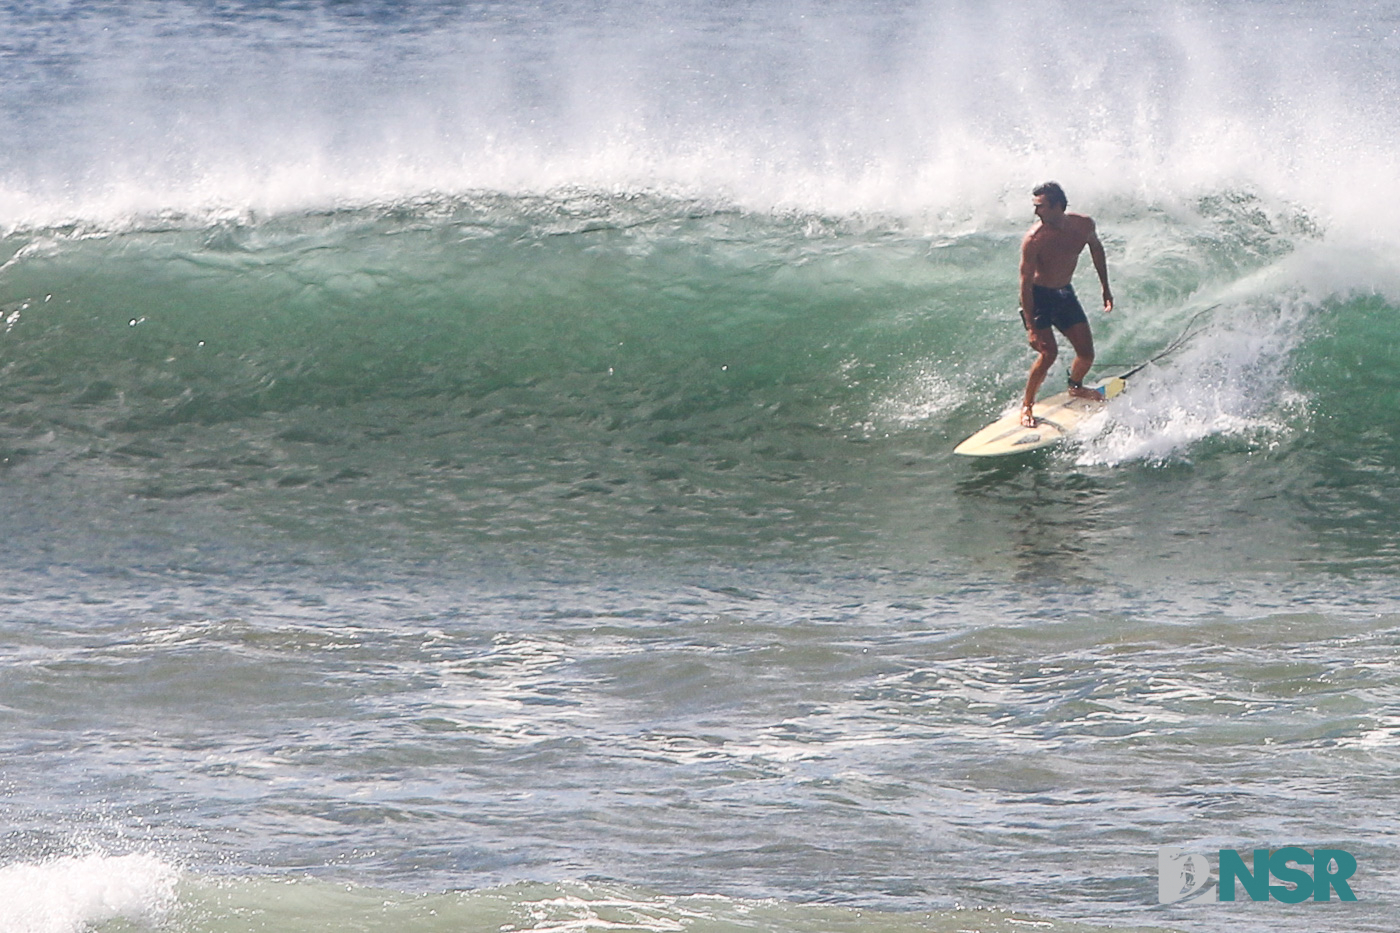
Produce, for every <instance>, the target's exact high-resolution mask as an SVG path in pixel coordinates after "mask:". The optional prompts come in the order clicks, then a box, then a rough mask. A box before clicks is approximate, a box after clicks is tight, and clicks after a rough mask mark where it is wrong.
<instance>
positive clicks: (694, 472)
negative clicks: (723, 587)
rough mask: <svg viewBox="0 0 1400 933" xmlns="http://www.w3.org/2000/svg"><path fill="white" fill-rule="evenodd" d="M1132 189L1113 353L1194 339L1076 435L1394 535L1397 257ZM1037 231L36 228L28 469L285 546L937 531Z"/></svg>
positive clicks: (1303, 514)
mask: <svg viewBox="0 0 1400 933" xmlns="http://www.w3.org/2000/svg"><path fill="white" fill-rule="evenodd" d="M1101 223H1102V224H1103V225H1104V227H1105V230H1106V231H1107V233H1106V236H1107V237H1108V239H1109V242H1110V248H1111V251H1112V252H1113V253H1114V266H1115V275H1116V282H1117V288H1118V291H1119V294H1120V295H1121V296H1122V298H1121V299H1120V310H1119V311H1118V312H1116V313H1115V314H1114V316H1113V317H1111V318H1103V319H1100V320H1099V321H1098V322H1097V326H1098V328H1099V331H1098V339H1099V353H1100V360H1101V365H1100V369H1101V370H1102V371H1104V372H1111V371H1113V367H1115V366H1116V367H1119V368H1127V367H1128V366H1130V365H1131V364H1134V363H1135V362H1137V361H1140V360H1143V359H1147V358H1149V357H1150V356H1152V355H1155V354H1156V353H1157V352H1159V351H1160V350H1161V349H1162V348H1163V347H1165V346H1167V345H1168V344H1170V343H1171V342H1172V341H1173V340H1174V339H1175V338H1177V337H1178V336H1179V335H1181V334H1182V333H1183V332H1188V331H1189V333H1188V334H1187V336H1188V339H1187V341H1186V342H1185V344H1184V345H1183V346H1182V347H1181V348H1180V349H1179V350H1178V351H1176V352H1175V353H1173V354H1172V355H1170V356H1168V357H1166V358H1164V359H1163V360H1161V361H1159V363H1157V364H1154V365H1153V366H1152V367H1149V368H1148V370H1146V371H1145V372H1144V373H1143V374H1141V375H1140V376H1139V377H1137V378H1135V380H1134V387H1133V391H1132V392H1131V393H1130V394H1129V395H1128V396H1127V397H1126V398H1125V400H1124V401H1123V402H1122V403H1120V404H1119V405H1117V406H1115V408H1114V410H1113V412H1112V414H1111V415H1110V416H1109V417H1108V418H1107V419H1106V420H1105V421H1104V422H1103V423H1102V424H1100V425H1098V426H1097V429H1096V430H1095V431H1093V432H1091V433H1089V434H1088V435H1086V436H1085V437H1084V438H1082V439H1081V441H1080V442H1079V443H1077V444H1075V445H1072V446H1070V447H1067V448H1065V449H1064V450H1063V451H1060V452H1057V453H1055V454H1052V455H1051V462H1061V461H1062V462H1064V463H1065V464H1069V465H1076V468H1077V469H1084V470H1087V471H1089V474H1090V475H1094V476H1096V477H1098V479H1099V481H1102V482H1106V483H1110V484H1113V485H1115V486H1125V487H1127V486H1132V485H1133V484H1135V483H1138V482H1151V480H1148V479H1146V478H1148V477H1153V476H1158V475H1160V474H1161V473H1162V470H1163V469H1164V468H1169V467H1172V466H1173V465H1175V466H1177V467H1180V466H1184V465H1193V464H1194V465H1197V466H1199V467H1200V468H1201V470H1207V471H1209V470H1216V469H1221V470H1227V471H1230V473H1231V474H1232V476H1233V477H1234V478H1233V479H1232V480H1230V481H1229V482H1228V483H1227V484H1226V485H1225V486H1224V487H1223V488H1222V487H1221V486H1219V485H1217V484H1218V482H1219V480H1217V479H1212V480H1210V481H1209V482H1206V481H1205V480H1204V479H1201V478H1200V476H1199V474H1198V476H1197V479H1195V480H1186V482H1188V483H1191V482H1199V483H1201V484H1202V485H1201V486H1200V487H1199V488H1200V495H1201V497H1202V499H1201V510H1202V511H1201V512H1200V513H1199V520H1200V521H1202V522H1208V521H1210V520H1212V516H1213V515H1214V507H1213V506H1212V505H1211V504H1210V503H1211V502H1212V501H1213V500H1215V499H1216V498H1217V497H1219V496H1221V495H1233V496H1237V497H1239V498H1242V499H1252V498H1254V497H1256V494H1259V495H1269V496H1275V497H1279V498H1278V499H1269V500H1267V501H1269V502H1273V503H1274V505H1275V506H1276V507H1278V508H1279V509H1281V510H1282V511H1280V512H1279V513H1276V514H1274V515H1273V516H1271V517H1270V518H1269V520H1270V521H1272V520H1275V519H1278V518H1281V517H1282V515H1283V514H1284V513H1285V512H1286V513H1288V514H1290V515H1291V518H1290V519H1289V522H1288V524H1289V528H1288V531H1287V533H1286V534H1285V535H1283V536H1282V537H1279V538H1276V539H1273V541H1272V543H1271V544H1270V545H1269V548H1268V551H1269V553H1270V554H1271V555H1272V556H1271V557H1270V559H1283V560H1292V559H1296V558H1297V557H1298V556H1299V555H1302V554H1311V553H1312V552H1313V550H1314V549H1316V548H1320V547H1325V548H1327V549H1328V550H1329V552H1330V553H1331V554H1332V556H1333V558H1334V559H1335V561H1336V565H1337V566H1338V567H1343V566H1349V565H1353V566H1365V565H1372V564H1374V565H1376V566H1383V565H1385V564H1386V563H1387V561H1388V559H1389V556H1390V554H1391V550H1390V548H1391V543H1390V538H1389V535H1388V533H1387V532H1386V531H1385V529H1386V528H1387V527H1389V522H1390V521H1391V520H1392V519H1393V518H1394V512H1393V506H1392V505H1391V504H1390V503H1392V502H1393V501H1395V498H1394V496H1392V495H1391V493H1392V492H1393V491H1394V477H1393V472H1392V469H1391V466H1390V465H1392V464H1394V463H1395V460H1396V453H1397V452H1396V449H1395V447H1394V445H1393V442H1392V440H1391V439H1390V437H1389V435H1388V433H1387V434H1378V433H1377V432H1376V430H1375V429H1374V425H1376V424H1377V423H1384V421H1385V418H1386V417H1387V411H1388V408H1389V405H1390V401H1389V396H1388V394H1387V385H1388V380H1390V379H1391V378H1392V376H1391V374H1392V373H1393V372H1394V371H1395V367H1394V364H1393V361H1392V360H1391V359H1390V355H1391V351H1390V349H1389V346H1390V343H1391V342H1390V341H1389V340H1388V339H1387V338H1386V335H1387V333H1388V327H1389V323H1390V321H1391V320H1393V317H1392V315H1393V312H1394V310H1395V308H1394V305H1392V304H1391V303H1390V301H1389V300H1388V299H1386V298H1385V297H1384V296H1383V295H1382V294H1380V293H1377V292H1374V291H1372V292H1368V293H1362V294H1357V290H1356V289H1355V288H1354V287H1353V286H1352V284H1351V283H1350V282H1349V281H1347V280H1346V278H1345V277H1343V279H1342V280H1341V281H1337V280H1335V279H1333V278H1332V277H1333V276H1335V275H1337V270H1336V269H1333V268H1329V264H1331V263H1334V262H1341V263H1343V265H1344V267H1345V268H1346V269H1347V270H1356V269H1357V268H1358V266H1359V267H1360V271H1361V272H1362V273H1363V274H1364V273H1365V272H1367V271H1373V272H1384V271H1385V267H1384V266H1383V264H1379V262H1378V261H1376V265H1374V266H1371V267H1368V266H1367V265H1366V264H1365V263H1366V262H1369V260H1365V259H1361V258H1358V257H1357V256H1356V255H1355V254H1354V253H1341V254H1338V253H1337V252H1336V251H1335V250H1334V247H1333V246H1332V244H1331V243H1329V241H1328V238H1327V234H1326V233H1325V231H1323V230H1321V229H1319V227H1318V225H1317V222H1316V221H1314V220H1313V219H1312V217H1311V215H1309V214H1307V213H1306V212H1305V211H1303V210H1302V209H1301V208H1299V207H1297V206H1296V205H1293V204H1291V203H1289V202H1282V201H1281V202H1269V201H1267V200H1265V199H1264V198H1262V197H1260V196H1258V195H1253V194H1246V193H1241V192H1223V193H1221V194H1217V195H1212V196H1209V197H1203V198H1201V199H1200V200H1198V201H1197V202H1196V204H1194V205H1193V207H1192V209H1191V210H1190V211H1189V212H1183V213H1178V214H1174V215H1164V214H1163V213H1161V212H1159V211H1156V210H1154V209H1152V208H1151V206H1150V205H1147V204H1143V203H1132V202H1118V203H1117V204H1115V205H1114V206H1112V207H1111V208H1109V210H1107V211H1105V212H1102V213H1101ZM1019 230H1020V226H1019V224H1017V225H1015V226H1013V225H1011V224H998V225H995V226H992V227H987V228H983V229H976V230H969V231H953V230H950V231H947V232H941V233H940V232H929V231H928V230H927V229H925V228H924V227H922V226H914V225H911V223H910V222H908V221H901V220H898V219H894V218H883V219H871V218H865V219H860V218H841V217H829V216H824V215H812V214H781V215H773V214H755V213H753V212H748V211H741V210H737V209H720V208H717V207H714V206H712V205H705V204H702V203H699V202H694V201H677V200H675V199H668V198H661V197H658V196H651V195H612V196H604V195H598V194H585V193H576V194H572V195H565V194H555V195H550V196H540V197H521V196H504V195H479V196H475V197H463V198H457V199H441V198H439V199H429V200H417V201H413V202H402V203H397V204H393V205H387V206H382V207H362V208H356V209H343V210H339V211H332V212H320V213H296V214H287V215H279V216H276V217H271V218H267V219H244V220H241V221H234V220H226V221H222V222H217V223H206V222H184V223H169V224H166V225H164V226H160V227H143V228H138V229H127V230H124V231H120V232H117V231H108V232H101V233H92V232H87V231H78V230H72V229H62V230H58V229H49V230H46V231H42V232H38V231H36V232H27V233H16V234H13V235H12V236H11V237H10V239H9V240H8V241H7V247H8V249H9V250H10V252H11V253H12V258H11V260H10V262H9V264H8V266H7V267H6V273H5V274H6V280H5V281H6V287H7V288H8V289H9V290H10V293H11V295H25V296H30V297H27V298H23V299H16V300H14V301H12V302H11V303H10V304H8V305H6V306H4V307H5V310H6V313H7V317H6V321H7V324H6V326H7V328H8V330H7V331H6V333H5V334H4V335H3V341H4V347H5V351H6V354H7V357H8V359H7V362H6V370H5V372H6V385H5V392H6V393H7V395H8V404H7V405H6V410H5V412H4V414H3V415H0V425H3V430H4V438H3V443H4V445H5V446H4V451H3V452H4V453H5V456H6V462H7V463H8V464H9V466H10V472H9V476H10V477H11V482H12V483H13V484H16V485H17V486H18V487H21V488H26V490H27V491H26V498H27V499H28V500H29V501H31V502H32V503H43V502H45V501H47V500H49V499H51V498H52V495H51V493H52V490H53V488H54V484H53V477H54V475H55V474H58V475H61V476H64V477H65V478H66V482H65V491H64V493H63V494H62V496H61V497H60V502H58V503H55V504H54V505H53V507H55V508H68V507H70V505H71V503H72V502H73V501H74V496H77V497H78V498H81V499H85V500H90V501H91V502H92V503H93V504H94V508H96V509H97V510H98V514H111V515H113V516H116V515H118V514H125V510H128V509H130V508H131V503H132V502H141V501H144V502H146V503H148V504H156V503H158V504H160V507H159V509H156V510H155V511H156V513H157V514H160V515H164V516H167V517H170V516H186V519H182V521H185V520H187V521H188V523H190V524H200V523H203V522H205V521H207V520H212V519H206V518H200V519H198V520H195V519H193V518H188V516H193V515H205V514H207V513H212V514H213V515H227V514H231V513H237V514H239V515H241V516H244V517H246V518H248V519H251V521H250V522H246V523H242V527H241V528H240V529H238V530H234V529H230V530H229V531H228V533H227V534H228V537H227V538H226V540H227V541H229V542H231V543H236V542H237V541H240V540H243V541H246V542H250V543H249V544H248V546H250V547H254V548H261V547H263V546H264V545H263V544H262V543H261V540H260V538H259V534H260V532H259V529H262V530H264V531H265V530H266V529H268V528H271V527H277V528H280V529H283V530H294V531H295V532H296V533H297V534H298V535H299V537H300V540H301V541H302V546H317V547H319V546H325V547H328V548H330V549H331V550H337V551H339V552H341V553H343V554H355V553H360V552H361V551H362V545H363V542H366V541H373V542H375V547H379V546H380V545H382V544H383V542H385V541H386V540H391V539H392V540H394V541H395V542H397V546H401V547H404V548H406V549H407V552H408V553H419V554H422V555H424V556H436V555H442V554H447V553H461V551H462V548H463V546H467V547H468V548H469V549H480V548H483V547H487V543H488V542H490V544H489V548H488V549H489V550H492V551H495V550H496V549H497V548H499V547H500V546H502V545H509V546H511V547H516V548H524V549H529V550H531V551H534V552H544V551H547V552H550V553H554V554H557V555H558V556H559V557H561V558H562V559H567V560H576V559H579V558H580V557H582V556H583V555H585V554H587V553H592V552H596V551H597V550H598V549H599V548H602V549H603V550H606V551H610V552H613V553H616V554H619V555H626V554H631V555H640V554H656V553H658V550H657V549H658V548H660V549H661V551H660V552H661V553H665V552H670V551H676V552H678V553H690V552H694V553H712V554H724V553H726V552H727V551H728V550H729V549H730V548H733V547H737V548H738V549H739V550H738V553H740V554H742V555H745V556H746V558H748V557H765V556H766V557H775V556H778V555H780V554H782V553H784V552H786V551H787V550H789V549H791V548H794V547H797V548H800V549H801V550H803V551H804V552H806V553H813V552H820V551H833V552H840V553H857V552H859V551H860V549H862V548H864V547H867V546H870V544H871V542H872V541H873V540H875V539H881V538H882V539H885V540H887V541H894V542H898V546H899V548H901V549H903V550H905V551H906V552H907V553H911V554H919V555H926V556H936V555H939V554H942V553H944V552H945V551H946V549H947V547H948V546H947V544H946V543H943V542H940V541H939V540H937V539H936V538H930V537H929V535H928V533H927V532H925V531H918V530H913V529H900V530H898V531H895V530H894V529H896V528H898V527H899V526H900V525H901V524H902V521H903V516H904V515H906V514H907V508H906V504H907V501H908V499H909V497H910V496H911V495H918V496H921V497H935V498H940V499H953V500H956V498H957V496H958V495H959V492H958V490H959V486H958V484H959V483H960V482H962V481H963V480H962V478H961V477H963V476H964V474H965V473H966V469H965V465H962V464H959V463H957V462H955V461H954V459H953V458H951V457H950V456H949V455H948V453H947V451H948V449H949V448H950V447H951V446H952V445H953V444H954V443H955V442H956V441H957V440H958V439H959V438H960V437H962V436H964V435H966V434H967V433H970V432H971V431H972V430H973V429H975V428H976V427H977V426H978V424H979V423H981V422H983V421H985V420H986V419H987V418H988V417H989V416H990V415H991V414H994V413H995V412H997V411H998V410H1000V409H1001V407H1002V406H1004V405H1005V404H1007V403H1008V402H1009V401H1010V400H1011V399H1013V398H1014V397H1015V396H1016V392H1017V385H1018V384H1019V382H1020V380H1021V379H1022V378H1023V372H1024V368H1025V365H1026V362H1025V350H1024V347H1023V340H1022V338H1021V337H1020V336H1019V331H1018V328H1017V326H1016V323H1015V317H1014V314H1015V312H1014V311H1008V310H1007V307H1008V304H1009V303H1010V302H1011V301H1012V300H1014V299H1013V298H1010V296H1009V293H1010V292H1012V291H1013V284H1014V283H1013V281H1012V280H1013V270H1014V266H1015V262H1016V249H1017V242H1018V236H1019ZM1056 378H1059V377H1058V376H1057V377H1056ZM1378 467H1379V469H1378ZM1055 469H1056V470H1057V471H1058V470H1060V469H1063V467H1056V468H1055ZM914 474H919V475H924V476H926V477H927V479H926V480H925V482H927V483H928V484H929V485H927V486H926V487H925V491H924V493H922V494H917V493H914V492H913V491H912V490H911V487H910V482H911V475H914ZM68 483H71V484H72V485H71V487H70V486H68V485H67V484H68ZM1262 489H1268V490H1269V492H1267V493H1261V492H1260V490H1262ZM1125 494H1129V495H1135V494H1137V493H1125ZM1249 508H1251V509H1254V508H1256V507H1255V506H1250V507H1249ZM33 509H38V510H39V511H38V512H37V513H34V514H31V517H30V522H31V523H32V524H37V525H47V526H51V527H56V528H62V527H65V526H64V524H63V523H62V522H59V521H55V520H52V519H50V518H45V517H44V515H43V513H42V509H41V507H40V506H39V505H34V506H33ZM1340 515H1344V516H1346V518H1345V519H1343V520H1340V521H1338V520H1335V516H1340ZM1300 518H1301V519H1302V520H1301V521H1299V520H1298V519H1300ZM112 520H113V521H114V522H118V521H125V520H127V519H117V518H115V517H114V518H113V519H112ZM891 535H893V537H891ZM907 535H912V537H907ZM386 536H388V537H387V538H386ZM83 540H86V538H85V537H84V539H83ZM69 543H70V544H74V545H75V546H76V545H80V544H81V543H82V542H69ZM1243 545H1244V542H1241V546H1243ZM1261 547H1262V545H1260V546H1255V547H1245V548H1244V551H1243V554H1244V557H1243V558H1242V559H1244V560H1255V559H1261V558H1263V557H1265V554H1264V553H1262V552H1261V550H1260V548H1261ZM954 553H957V552H956V549H955V550H954ZM920 559H922V558H920Z"/></svg>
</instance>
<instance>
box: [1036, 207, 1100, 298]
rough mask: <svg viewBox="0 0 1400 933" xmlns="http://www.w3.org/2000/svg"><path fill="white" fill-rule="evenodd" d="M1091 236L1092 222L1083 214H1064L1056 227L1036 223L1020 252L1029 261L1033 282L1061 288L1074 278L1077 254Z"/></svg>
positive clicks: (1092, 232)
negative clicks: (1030, 262)
mask: <svg viewBox="0 0 1400 933" xmlns="http://www.w3.org/2000/svg"><path fill="white" fill-rule="evenodd" d="M1093 237H1094V222H1093V220H1091V219H1090V218H1088V217H1085V216H1084V215H1083V214H1065V215H1064V219H1063V221H1062V222H1061V223H1060V225H1059V226H1054V227H1052V226H1050V225H1049V224H1047V223H1045V222H1043V221H1042V222H1038V223H1036V225H1035V226H1033V227H1031V229H1030V232H1029V233H1027V234H1026V239H1025V241H1024V242H1023V243H1022V245H1021V249H1022V252H1023V254H1024V255H1025V256H1026V258H1028V259H1030V260H1031V261H1032V268H1033V270H1034V272H1033V278H1032V280H1031V281H1032V283H1033V284H1035V285H1042V286H1044V287H1046V288H1064V287H1065V286H1066V285H1068V284H1069V283H1070V280H1071V279H1073V278H1074V269H1075V266H1077V265H1078V264H1079V254H1080V253H1082V252H1083V251H1084V247H1085V245H1087V244H1088V242H1089V241H1090V240H1091V239H1092V238H1093Z"/></svg>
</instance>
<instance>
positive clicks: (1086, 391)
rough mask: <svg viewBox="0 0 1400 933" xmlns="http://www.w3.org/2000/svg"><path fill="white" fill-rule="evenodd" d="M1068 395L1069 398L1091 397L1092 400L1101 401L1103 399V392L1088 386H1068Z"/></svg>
mask: <svg viewBox="0 0 1400 933" xmlns="http://www.w3.org/2000/svg"><path fill="white" fill-rule="evenodd" d="M1069 397H1070V398H1087V399H1093V400H1094V401H1102V400H1103V393H1102V392H1100V391H1099V390H1098V389H1090V388H1087V387H1085V386H1070V387H1069Z"/></svg>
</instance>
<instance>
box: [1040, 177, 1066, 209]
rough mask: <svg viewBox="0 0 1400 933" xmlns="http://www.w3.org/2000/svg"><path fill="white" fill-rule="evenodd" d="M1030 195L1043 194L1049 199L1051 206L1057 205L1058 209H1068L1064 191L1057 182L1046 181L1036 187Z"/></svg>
mask: <svg viewBox="0 0 1400 933" xmlns="http://www.w3.org/2000/svg"><path fill="white" fill-rule="evenodd" d="M1031 194H1032V195H1037V194H1043V195H1045V196H1046V197H1047V198H1049V199H1050V203H1051V204H1058V205H1060V207H1069V198H1066V197H1065V189H1063V188H1061V187H1060V183H1059V182H1057V181H1047V182H1046V183H1045V184H1043V185H1036V187H1035V190H1034V191H1032V192H1031Z"/></svg>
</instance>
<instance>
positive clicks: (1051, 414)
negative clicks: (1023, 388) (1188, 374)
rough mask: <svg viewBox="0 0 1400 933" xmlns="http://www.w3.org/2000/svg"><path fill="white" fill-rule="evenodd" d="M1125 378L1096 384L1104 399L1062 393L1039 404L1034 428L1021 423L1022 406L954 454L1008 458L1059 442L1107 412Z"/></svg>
mask: <svg viewBox="0 0 1400 933" xmlns="http://www.w3.org/2000/svg"><path fill="white" fill-rule="evenodd" d="M1124 384H1125V383H1124V382H1123V380H1122V378H1121V377H1118V376H1114V377H1113V378H1112V379H1109V380H1107V381H1105V382H1101V383H1098V384H1097V385H1092V386H1090V388H1092V389H1097V390H1098V391H1099V392H1101V393H1102V394H1103V398H1102V399H1089V398H1070V395H1069V392H1068V391H1065V392H1061V393H1059V394H1058V395H1052V396H1050V397H1049V398H1046V399H1043V400H1041V401H1039V402H1036V403H1035V407H1034V408H1032V409H1031V413H1032V414H1034V415H1035V419H1036V425H1035V427H1033V428H1026V427H1022V426H1021V409H1020V406H1019V405H1018V406H1017V407H1016V410H1015V411H1012V412H1010V413H1008V414H1006V415H1004V416H1003V417H1001V418H998V419H997V420H996V421H993V422H992V423H991V424H989V425H987V426H986V427H985V428H983V429H982V430H980V431H978V432H977V433H976V434H974V435H972V436H971V437H969V438H968V439H967V440H965V441H963V442H962V443H961V444H959V445H958V446H956V447H954V448H953V453H955V454H962V455H963V456H965V457H1004V456H1007V455H1009V454H1021V453H1026V452H1028V451H1032V450H1039V449H1040V448H1042V447H1048V446H1050V445H1051V444H1057V443H1059V442H1060V441H1061V440H1063V439H1064V438H1065V436H1066V435H1068V434H1070V433H1072V432H1073V431H1074V429H1075V428H1077V427H1079V425H1080V424H1081V423H1083V422H1084V420H1085V419H1087V418H1089V417H1091V416H1093V415H1096V414H1098V413H1099V412H1101V411H1103V410H1104V408H1105V407H1106V406H1107V405H1108V400H1109V399H1111V398H1113V397H1114V396H1116V395H1118V394H1119V393H1120V392H1122V391H1123V386H1124Z"/></svg>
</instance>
